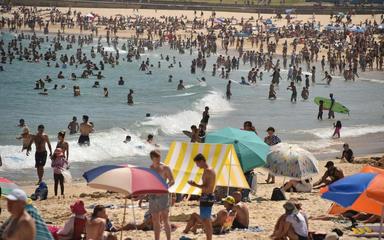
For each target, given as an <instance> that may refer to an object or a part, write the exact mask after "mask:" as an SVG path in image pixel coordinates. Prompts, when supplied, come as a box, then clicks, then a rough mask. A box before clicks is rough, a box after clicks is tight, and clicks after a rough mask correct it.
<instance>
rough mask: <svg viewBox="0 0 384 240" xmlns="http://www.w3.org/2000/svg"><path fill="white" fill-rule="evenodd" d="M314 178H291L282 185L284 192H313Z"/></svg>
mask: <svg viewBox="0 0 384 240" xmlns="http://www.w3.org/2000/svg"><path fill="white" fill-rule="evenodd" d="M311 180H312V179H305V180H300V181H299V180H294V179H291V180H289V181H288V182H286V183H285V184H284V186H283V187H282V188H283V190H284V192H290V191H292V192H311V191H312V184H311Z"/></svg>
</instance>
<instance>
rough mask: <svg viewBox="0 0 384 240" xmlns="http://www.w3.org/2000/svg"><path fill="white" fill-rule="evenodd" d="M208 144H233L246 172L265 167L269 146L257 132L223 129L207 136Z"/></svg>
mask: <svg viewBox="0 0 384 240" xmlns="http://www.w3.org/2000/svg"><path fill="white" fill-rule="evenodd" d="M205 142H206V143H222V144H233V145H234V147H235V151H236V154H237V156H238V158H239V160H240V164H241V168H242V169H243V171H244V172H247V171H250V170H252V169H254V168H256V167H261V166H264V164H265V159H266V157H267V153H268V151H269V146H268V145H267V144H266V143H264V142H263V140H261V139H260V138H259V137H258V136H257V135H256V134H255V132H251V131H244V130H241V129H237V128H223V129H220V130H218V131H216V132H212V133H209V134H207V136H206V138H205Z"/></svg>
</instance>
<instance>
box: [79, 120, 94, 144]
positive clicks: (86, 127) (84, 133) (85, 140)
mask: <svg viewBox="0 0 384 240" xmlns="http://www.w3.org/2000/svg"><path fill="white" fill-rule="evenodd" d="M88 119H89V117H88V116H87V115H83V122H82V123H81V124H80V137H79V141H78V143H79V145H80V146H83V145H87V146H89V144H90V141H89V134H90V133H91V132H93V126H92V124H91V123H89V122H88Z"/></svg>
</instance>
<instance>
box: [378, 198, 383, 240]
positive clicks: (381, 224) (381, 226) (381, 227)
mask: <svg viewBox="0 0 384 240" xmlns="http://www.w3.org/2000/svg"><path fill="white" fill-rule="evenodd" d="M383 220H384V205H383V206H382V207H381V218H380V232H379V240H380V239H381V236H382V232H383Z"/></svg>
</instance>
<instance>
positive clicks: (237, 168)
mask: <svg viewBox="0 0 384 240" xmlns="http://www.w3.org/2000/svg"><path fill="white" fill-rule="evenodd" d="M198 153H202V154H203V155H204V157H205V158H206V159H207V164H208V166H210V167H211V168H212V169H214V171H215V172H216V185H217V186H223V187H234V188H249V185H248V183H247V180H246V179H245V177H244V173H243V170H242V169H241V165H240V162H239V159H238V158H237V155H236V151H235V149H234V147H233V145H232V144H207V143H205V144H204V143H186V142H173V143H172V144H171V146H170V148H169V152H168V154H167V157H166V159H165V161H164V163H165V164H167V165H168V166H169V167H170V168H171V170H172V173H173V177H174V179H175V184H174V185H173V186H172V187H170V188H169V192H172V193H182V194H192V195H200V194H201V189H199V188H196V187H193V186H191V185H190V184H188V181H189V180H193V181H195V182H197V183H201V179H202V175H203V170H202V169H199V168H198V167H197V166H196V164H195V162H194V161H193V158H194V157H195V156H196V155H197V154H198Z"/></svg>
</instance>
